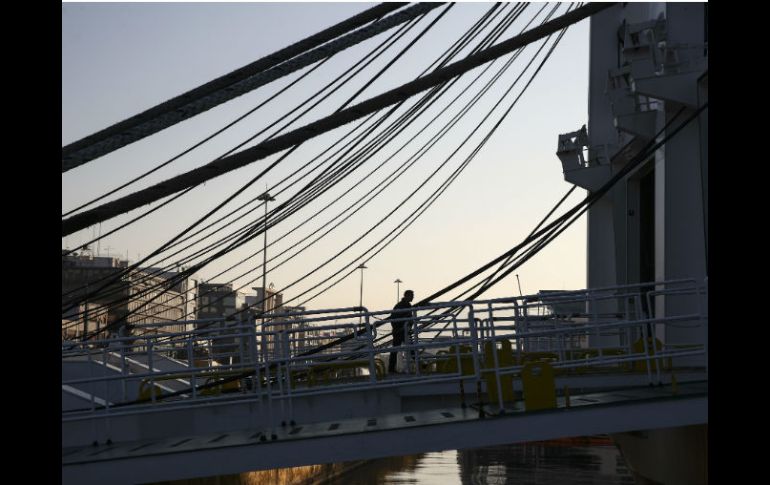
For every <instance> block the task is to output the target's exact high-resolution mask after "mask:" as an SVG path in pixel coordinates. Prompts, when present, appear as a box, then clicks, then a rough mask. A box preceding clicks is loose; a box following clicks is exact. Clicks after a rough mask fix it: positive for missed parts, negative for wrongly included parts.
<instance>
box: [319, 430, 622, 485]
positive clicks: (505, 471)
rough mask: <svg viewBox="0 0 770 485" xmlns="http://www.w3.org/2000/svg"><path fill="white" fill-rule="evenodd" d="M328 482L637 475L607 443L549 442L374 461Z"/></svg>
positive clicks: (610, 483)
mask: <svg viewBox="0 0 770 485" xmlns="http://www.w3.org/2000/svg"><path fill="white" fill-rule="evenodd" d="M327 483H328V484H333V485H341V484H351V483H353V484H357V483H366V484H376V485H395V484H407V483H418V484H421V485H422V484H425V485H433V484H435V485H504V484H506V485H507V484H510V485H546V484H548V485H551V484H565V485H593V484H595V485H616V484H633V483H634V479H633V477H632V475H631V472H630V471H629V470H628V468H627V467H626V464H625V461H624V460H623V457H622V456H621V455H620V452H619V451H618V449H617V448H616V447H615V446H614V445H612V444H611V443H610V442H609V441H598V442H597V441H596V440H594V441H593V442H583V443H581V442H575V441H547V442H538V443H527V444H519V445H505V446H493V447H489V448H478V449H472V450H459V451H442V452H437V453H426V454H423V455H415V456H410V457H401V458H392V459H384V460H375V461H373V462H371V463H369V464H367V465H364V466H362V467H360V468H357V469H355V470H352V471H350V472H348V473H345V474H344V475H343V476H341V477H339V478H336V479H334V480H332V481H330V482H327Z"/></svg>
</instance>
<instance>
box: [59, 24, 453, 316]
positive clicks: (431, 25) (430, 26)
mask: <svg viewBox="0 0 770 485" xmlns="http://www.w3.org/2000/svg"><path fill="white" fill-rule="evenodd" d="M447 10H448V9H445V10H444V12H443V13H442V14H441V15H439V18H441V16H443V14H444V13H446V11H447ZM433 25H435V21H434V22H432V23H431V24H430V25H429V26H428V27H427V28H426V29H425V30H424V31H423V32H422V34H420V36H418V38H419V37H421V36H422V35H423V34H424V33H425V32H427V30H429V29H430V28H432V27H433ZM413 44H414V42H412V43H410V44H409V45H408V46H407V47H406V48H405V49H404V50H403V51H402V52H401V54H403V52H405V50H406V49H408V48H410V47H411V46H412V45H413ZM390 45H392V43H391V44H390ZM401 54H399V56H400V55H401ZM378 55H379V54H378ZM391 65H392V62H391V63H389V64H388V65H387V66H386V67H385V68H383V69H382V70H381V71H380V72H379V73H378V76H379V75H380V74H382V72H384V70H385V69H387V68H388V67H390V66H391ZM280 160H281V159H279V160H278V161H277V162H274V164H275V163H278V162H279V161H280ZM254 181H255V179H253V180H252V181H251V182H250V183H249V184H247V186H248V185H250V184H251V183H253V182H254ZM245 188H246V186H244V189H245ZM242 190H243V189H241V191H242ZM239 193H240V192H236V193H235V194H234V195H233V196H231V197H230V198H229V199H228V200H226V201H225V202H228V201H229V200H232V198H233V197H235V196H236V195H238V194H239ZM221 206H222V204H220V207H221ZM215 210H216V209H215ZM209 214H211V213H209ZM188 229H189V228H188ZM252 237H254V236H251V237H250V238H249V239H251V238H252ZM247 240H248V239H247ZM240 244H242V243H240ZM240 244H239V245H240ZM170 286H173V285H172V284H169V287H170ZM103 288H104V287H103ZM148 291H149V290H148ZM165 291H168V288H166V290H164V292H163V293H165ZM148 303H149V301H148V302H145V304H148ZM142 306H143V305H142ZM70 308H71V307H70ZM129 314H130V312H129ZM121 320H122V319H121Z"/></svg>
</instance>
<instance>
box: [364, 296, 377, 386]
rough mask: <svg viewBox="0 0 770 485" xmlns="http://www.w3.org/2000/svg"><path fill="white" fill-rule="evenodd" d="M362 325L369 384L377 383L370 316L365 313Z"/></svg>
mask: <svg viewBox="0 0 770 485" xmlns="http://www.w3.org/2000/svg"><path fill="white" fill-rule="evenodd" d="M364 324H365V325H366V327H365V328H366V354H367V356H368V358H369V359H368V360H369V382H370V383H372V384H376V383H377V366H376V365H375V364H374V328H373V326H372V320H371V314H370V313H369V312H368V311H367V312H366V313H365V314H364Z"/></svg>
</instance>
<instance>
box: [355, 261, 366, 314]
mask: <svg viewBox="0 0 770 485" xmlns="http://www.w3.org/2000/svg"><path fill="white" fill-rule="evenodd" d="M357 269H360V270H361V293H360V296H359V299H358V306H359V307H361V309H362V310H361V311H363V307H364V270H365V269H367V268H366V266H364V263H361V264H360V265H359V266H358V268H357ZM358 323H359V324H360V323H361V317H358Z"/></svg>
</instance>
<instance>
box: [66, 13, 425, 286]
mask: <svg viewBox="0 0 770 485" xmlns="http://www.w3.org/2000/svg"><path fill="white" fill-rule="evenodd" d="M414 25H415V24H414V23H412V25H411V26H404V27H402V28H401V29H400V30H399V31H398V32H396V34H393V35H391V36H390V37H389V38H388V39H386V40H385V41H383V42H382V43H381V44H380V45H379V46H378V47H377V48H375V49H374V50H373V51H371V52H370V53H369V54H367V55H366V56H364V57H363V58H362V59H361V60H359V61H358V62H357V63H356V64H355V65H354V66H353V68H354V69H355V68H358V70H357V71H355V72H354V73H353V74H352V75H349V74H350V73H349V72H344V73H343V74H341V75H340V76H339V77H337V78H336V79H335V80H333V81H332V82H330V83H328V84H327V85H326V86H325V87H324V88H322V89H321V90H319V91H318V92H316V94H314V95H312V96H310V97H309V98H308V99H307V100H305V101H304V102H302V103H300V104H299V105H298V106H297V107H295V108H294V109H293V110H291V111H290V112H289V113H288V114H285V115H284V116H283V117H281V118H279V119H278V120H277V121H276V122H274V123H272V124H271V125H269V126H268V127H267V128H265V129H264V130H262V131H260V132H258V133H257V134H256V135H253V136H252V137H250V138H248V139H247V140H245V141H243V142H241V143H240V144H239V145H237V146H236V147H234V148H232V149H230V150H229V151H228V152H226V153H225V154H223V155H221V156H220V157H218V158H217V159H222V158H223V157H224V156H226V155H228V154H229V153H231V152H232V151H234V150H237V149H238V148H240V147H242V146H243V145H245V144H246V143H248V142H249V141H251V140H253V139H254V138H255V137H256V136H258V135H259V134H262V133H264V131H266V130H267V129H269V128H270V127H272V126H274V125H275V124H277V123H278V122H280V121H281V120H283V119H285V118H286V117H288V116H289V115H290V114H291V113H293V112H295V111H296V110H298V109H299V108H301V107H302V106H304V105H305V104H307V103H308V102H310V101H311V100H312V99H313V98H314V97H316V96H319V95H320V94H321V93H322V92H323V91H325V90H326V89H328V88H329V87H331V86H332V85H334V84H335V83H336V82H337V81H339V80H340V79H341V78H343V77H345V76H346V75H348V78H347V79H346V80H344V81H343V82H342V83H341V84H340V85H339V86H338V87H337V88H335V89H334V90H333V91H332V92H334V91H336V90H337V89H339V88H340V87H341V86H342V85H344V84H345V83H347V82H348V81H350V79H352V77H353V76H354V75H355V74H356V73H358V72H361V70H362V69H363V68H364V67H366V66H367V65H368V64H369V63H371V62H372V61H373V60H374V59H376V58H377V57H379V56H380V55H381V54H382V53H384V52H385V50H386V49H387V48H389V47H390V46H392V45H393V44H394V43H395V41H396V40H398V38H400V36H401V35H403V33H406V31H408V30H410V29H411V28H412V27H413V26H414ZM380 49H382V50H381V51H380V52H379V53H377V51H378V50H380ZM372 55H373V57H372V59H369V61H368V62H366V63H365V64H364V65H363V66H361V67H359V66H360V65H361V64H362V63H364V61H366V60H367V59H368V58H369V57H370V56H372ZM330 94H331V93H327V94H326V95H325V96H324V97H323V98H322V99H321V100H320V101H323V100H324V99H326V98H327V97H328V96H329V95H330ZM320 101H319V102H320ZM317 104H318V102H317V103H316V104H315V105H313V106H311V108H312V107H314V106H316V105H317ZM305 112H307V110H306V111H305ZM296 119H297V118H295V120H296ZM286 126H288V125H285V126H284V128H285V127H286ZM279 131H280V130H279ZM276 133H277V132H276ZM296 148H297V146H295V147H293V148H292V149H291V150H290V151H289V152H287V153H285V154H284V155H283V156H282V157H281V158H279V159H278V162H280V161H281V160H283V159H285V158H286V157H287V156H288V155H289V154H291V153H292V151H293V150H295V149H296ZM276 163H277V162H276ZM252 183H253V182H252ZM236 194H237V193H236ZM172 200H173V199H172ZM168 202H170V201H168ZM220 207H221V205H220ZM212 214H213V212H210V213H208V214H207V215H206V216H204V217H203V218H202V219H199V220H198V221H196V222H195V223H194V224H193V225H192V226H190V227H188V228H187V229H186V230H185V231H184V232H189V230H191V229H192V228H193V227H196V226H197V225H199V224H200V223H202V222H203V221H204V220H205V219H206V218H208V217H209V216H210V215H212ZM144 215H147V214H144ZM139 218H141V216H140V217H139ZM139 218H137V219H139ZM135 220H136V219H135ZM131 222H133V221H129V223H131ZM125 225H127V224H124V225H123V226H121V228H122V227H125ZM113 232H114V231H113ZM184 232H183V233H184ZM176 239H178V236H177V238H175V239H172V241H170V242H169V243H167V244H166V245H164V246H162V248H161V249H168V247H170V245H173V242H174V240H176ZM156 254H157V251H156V252H153V253H151V254H150V255H149V256H147V257H146V258H144V259H143V260H142V261H139V262H137V263H134V265H132V266H133V267H134V268H138V267H139V266H140V265H141V264H142V263H144V262H146V261H147V260H148V259H149V258H151V257H153V256H154V255H156ZM130 269H131V267H129V268H127V270H126V271H125V273H126V274H127V273H128V271H129V270H130ZM90 284H93V283H90ZM73 291H76V290H73ZM97 291H98V290H97ZM70 293H72V292H70Z"/></svg>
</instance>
